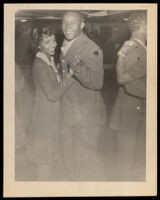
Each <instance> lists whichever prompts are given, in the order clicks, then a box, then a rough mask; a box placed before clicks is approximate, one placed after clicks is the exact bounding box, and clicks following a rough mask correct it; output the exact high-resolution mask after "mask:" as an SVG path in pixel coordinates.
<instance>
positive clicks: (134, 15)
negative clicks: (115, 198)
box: [4, 4, 156, 196]
mask: <svg viewBox="0 0 160 200" xmlns="http://www.w3.org/2000/svg"><path fill="white" fill-rule="evenodd" d="M25 5H26V6H23V4H22V5H18V4H17V6H16V4H15V5H14V6H15V7H14V9H15V8H16V9H15V10H14V12H13V11H12V10H11V11H12V13H13V14H12V16H14V18H13V19H12V22H11V26H10V30H11V32H12V33H13V35H12V34H11V33H10V34H8V35H9V37H10V39H9V40H8V42H6V46H7V45H9V43H10V45H11V47H12V46H13V48H11V47H8V46H7V47H8V51H7V50H6V51H7V55H8V54H9V51H10V52H11V51H12V53H11V55H12V56H13V57H12V58H11V56H10V58H11V59H12V61H13V63H12V66H8V65H7V64H6V67H8V70H10V68H12V69H11V71H12V72H13V74H11V71H10V76H9V75H8V80H9V79H10V78H9V77H11V76H13V82H12V83H13V84H11V85H13V90H12V92H11V94H12V95H13V97H14V100H13V101H12V103H11V106H12V109H11V110H13V114H12V117H13V119H14V120H13V125H12V127H13V132H10V133H9V134H8V136H5V137H6V138H8V137H10V136H9V135H12V138H13V141H12V144H11V146H10V153H9V154H10V155H11V154H12V156H11V157H10V156H9V155H8V154H6V155H8V156H7V158H8V159H9V160H10V158H13V161H12V162H11V160H10V161H6V162H5V166H6V167H5V170H6V174H7V175H6V177H7V176H8V177H9V174H12V173H11V172H13V174H12V179H13V182H15V183H16V184H21V183H22V184H24V187H25V184H28V185H29V184H30V183H31V184H32V183H34V184H39V183H43V184H45V183H46V184H52V183H54V184H59V183H63V184H65V183H72V184H74V183H75V184H76V183H78V184H83V183H85V182H86V183H88V184H90V183H91V184H92V183H93V184H94V183H95V184H96V183H102V184H105V183H107V182H109V183H111V184H117V183H118V184H125V183H128V182H129V183H133V184H136V183H137V184H145V183H147V181H148V180H149V178H151V185H152V186H153V189H151V193H154V194H156V193H155V191H156V166H155V165H156V93H155V91H156V78H154V77H156V28H155V31H154V32H152V30H151V29H150V28H149V27H150V26H151V22H152V20H151V19H150V18H151V17H152V19H154V20H155V21H156V14H155V13H156V4H150V5H148V7H147V5H146V4H139V5H137V7H136V6H135V7H134V5H133V6H129V5H128V7H127V4H124V5H126V6H124V5H122V4H118V5H117V6H116V4H115V5H112V4H111V6H109V5H110V4H108V5H107V4H104V6H102V5H101V4H97V6H96V5H94V7H93V5H92V4H90V5H88V6H87V5H85V4H79V7H78V5H77V6H73V7H72V6H71V5H69V4H66V5H67V7H65V6H64V5H63V6H62V5H60V4H58V6H57V7H56V5H57V4H55V5H54V4H50V6H49V5H47V4H44V6H43V5H39V4H37V7H36V4H33V6H32V4H28V6H27V4H25ZM38 5H39V6H38ZM98 5H99V7H98ZM7 6H8V9H9V5H6V9H7ZM10 6H11V5H10ZM47 6H48V7H47ZM123 6H124V7H123ZM149 6H150V7H151V8H153V11H152V13H151V11H150V10H149V8H150V7H149ZM153 12H154V14H153ZM152 15H153V16H152ZM8 16H9V15H8ZM153 24H155V23H153ZM8 27H9V25H8ZM7 30H9V28H6V32H7ZM148 32H149V33H148ZM151 32H152V34H153V36H152V41H153V40H154V39H155V42H154V44H153V43H152V46H153V49H152V50H151V49H150V47H151V45H150V40H149V38H150V37H149V34H150V33H151ZM7 47H6V49H7ZM148 51H149V52H152V53H153V54H154V55H153V56H152V55H151V54H149V55H150V56H152V59H153V60H152V63H153V64H152V66H151V65H150V66H149V64H150V63H151V61H150V60H149V59H148ZM7 62H9V57H8V61H6V63H7ZM4 68H5V67H4ZM149 76H150V78H151V79H154V80H153V82H152V81H148V78H149ZM151 83H152V84H151ZM8 86H10V84H8ZM148 88H150V89H151V93H150V92H148ZM152 88H153V89H152ZM7 91H8V93H9V91H11V89H9V90H7ZM6 94H7V93H6ZM6 98H7V96H6ZM7 102H9V99H8V101H6V104H7ZM10 102H11V99H10ZM9 104H10V103H9ZM148 104H149V106H147V105H148ZM150 107H152V108H150ZM7 109H8V110H9V108H8V107H7ZM7 109H6V112H7ZM151 109H152V110H151ZM150 110H151V112H150ZM148 111H149V112H150V114H152V115H149V116H148V114H147V113H148ZM6 116H7V114H6ZM8 116H9V115H8ZM153 120H155V121H153ZM151 121H152V122H153V123H151V124H152V125H151V124H148V123H150V122H151ZM147 122H148V123H147ZM6 126H7V127H8V125H7V123H6ZM147 127H148V128H150V129H149V131H147ZM6 129H7V128H6ZM6 131H7V130H6ZM6 131H5V132H6ZM5 134H6V135H7V133H5ZM148 135H149V136H148ZM147 138H148V139H147ZM150 138H152V140H153V141H151V140H150ZM148 141H151V142H148ZM5 142H6V152H9V145H8V140H7V139H6V140H5ZM147 144H149V145H147ZM148 146H149V147H148ZM12 147H13V150H11V149H12ZM147 148H148V151H147ZM147 152H148V155H151V157H152V158H151V159H150V158H149V159H148V160H147ZM9 162H10V163H11V165H12V167H13V168H12V169H11V168H10V167H11V165H9ZM147 163H149V164H150V166H149V165H148V164H147ZM147 166H149V167H147ZM7 170H8V172H9V171H10V172H9V173H7ZM150 170H151V171H150ZM148 173H149V175H147V174H148ZM150 173H151V175H150ZM8 183H9V182H8ZM6 185H7V178H6ZM8 185H9V184H8ZM121 186H122V185H121ZM6 187H7V186H6ZM8 187H9V186H8ZM17 187H18V185H17ZM17 187H16V188H17ZM50 187H51V186H50ZM117 187H118V186H116V188H117ZM116 188H114V189H116ZM33 190H34V189H33ZM66 190H67V189H66ZM72 190H73V189H72ZM72 190H71V191H72ZM93 190H95V188H94V189H93ZM122 190H124V189H122ZM130 190H131V189H130ZM137 190H138V189H137ZM16 191H17V193H16V194H18V190H17V189H16ZM131 191H132V190H131ZM134 191H135V190H134ZM108 192H111V189H109V190H108ZM148 192H149V191H148ZM11 193H14V192H13V191H12V192H11ZM62 193H63V192H62ZM120 193H121V192H120ZM146 193H147V189H146ZM21 194H22V193H21ZM25 194H27V192H24V196H25ZM28 194H29V193H28ZM45 194H46V193H45ZM49 194H50V193H49ZM111 194H112V193H111ZM113 194H114V193H113ZM113 194H112V195H113ZM115 194H116V193H115ZM122 194H123V195H124V196H125V193H124V192H122ZM144 194H145V193H144ZM32 195H33V196H34V195H35V194H33V193H32ZM52 195H53V193H52ZM57 195H58V196H60V195H61V193H58V194H57ZM82 195H83V189H82ZM106 195H107V194H106ZM22 196H23V195H22ZM100 196H101V195H100Z"/></svg>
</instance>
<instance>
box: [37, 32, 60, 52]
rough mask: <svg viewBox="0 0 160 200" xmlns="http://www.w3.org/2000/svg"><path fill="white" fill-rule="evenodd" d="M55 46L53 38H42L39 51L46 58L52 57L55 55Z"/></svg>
mask: <svg viewBox="0 0 160 200" xmlns="http://www.w3.org/2000/svg"><path fill="white" fill-rule="evenodd" d="M56 46H57V43H56V40H55V36H54V35H51V36H45V35H44V36H43V39H42V41H41V43H40V51H41V52H42V53H45V54H46V55H47V56H53V55H54V53H55V48H56Z"/></svg>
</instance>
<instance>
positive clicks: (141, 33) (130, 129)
mask: <svg viewBox="0 0 160 200" xmlns="http://www.w3.org/2000/svg"><path fill="white" fill-rule="evenodd" d="M127 24H128V28H129V30H130V32H131V38H130V40H129V41H126V42H125V43H124V44H123V46H122V48H121V49H120V51H119V52H118V62H117V80H118V83H119V91H118V95H117V99H116V102H115V105H114V107H113V112H112V116H111V121H110V127H111V128H113V129H115V130H117V131H118V162H119V165H118V166H119V169H120V173H121V175H122V177H121V178H123V179H124V180H131V179H134V178H144V177H145V175H144V172H145V117H146V53H147V52H146V45H145V44H146V39H147V28H146V27H147V17H146V13H145V12H136V13H133V14H132V15H131V16H130V17H129V19H128V21H127ZM136 150H137V151H138V155H141V158H140V159H141V161H142V160H143V163H140V162H138V164H139V166H140V165H141V166H142V167H141V168H140V167H137V168H136V174H137V175H138V170H139V176H138V177H134V170H135V168H134V164H137V163H136V160H135V159H136V158H137V156H136Z"/></svg>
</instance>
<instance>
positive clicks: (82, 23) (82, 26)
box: [81, 22, 85, 30]
mask: <svg viewBox="0 0 160 200" xmlns="http://www.w3.org/2000/svg"><path fill="white" fill-rule="evenodd" d="M84 27H85V22H81V30H83V28H84Z"/></svg>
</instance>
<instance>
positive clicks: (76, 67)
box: [68, 55, 84, 73]
mask: <svg viewBox="0 0 160 200" xmlns="http://www.w3.org/2000/svg"><path fill="white" fill-rule="evenodd" d="M68 64H69V67H70V68H71V69H72V70H73V73H80V71H81V69H82V66H83V64H84V62H83V61H82V59H81V57H80V56H78V55H75V56H74V57H73V58H72V59H71V60H70V61H69V63H68Z"/></svg>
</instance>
